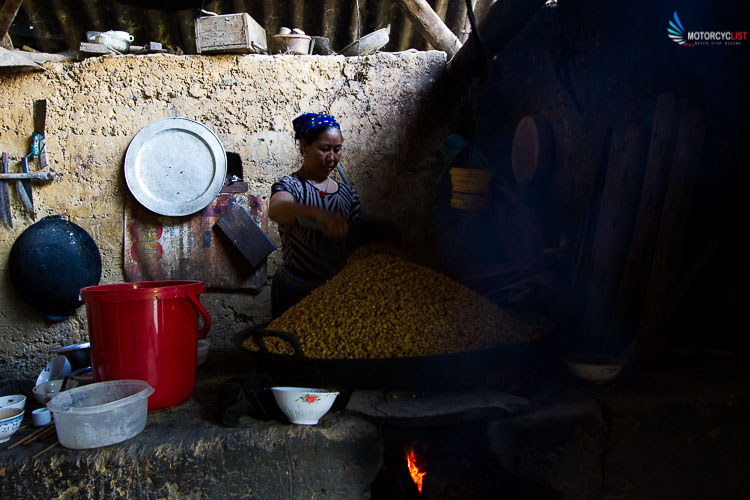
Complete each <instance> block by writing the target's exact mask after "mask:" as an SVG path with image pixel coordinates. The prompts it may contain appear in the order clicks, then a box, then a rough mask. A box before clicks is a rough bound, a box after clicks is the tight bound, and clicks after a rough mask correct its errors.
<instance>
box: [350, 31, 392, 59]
mask: <svg viewBox="0 0 750 500" xmlns="http://www.w3.org/2000/svg"><path fill="white" fill-rule="evenodd" d="M390 33H391V26H390V25H388V26H387V27H386V28H381V29H379V30H376V31H373V32H372V33H370V34H369V35H365V36H363V37H362V38H360V39H359V40H354V41H353V42H352V43H350V44H349V45H347V46H346V47H344V48H343V49H341V52H339V54H341V55H344V56H347V57H352V56H357V55H359V56H366V55H368V54H372V53H373V52H375V51H376V50H378V49H381V48H383V47H385V45H386V44H387V43H388V40H390Z"/></svg>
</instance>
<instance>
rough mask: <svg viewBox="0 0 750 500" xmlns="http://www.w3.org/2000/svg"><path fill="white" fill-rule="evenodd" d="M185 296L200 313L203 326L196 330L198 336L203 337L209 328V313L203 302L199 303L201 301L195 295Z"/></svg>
mask: <svg viewBox="0 0 750 500" xmlns="http://www.w3.org/2000/svg"><path fill="white" fill-rule="evenodd" d="M187 298H188V299H189V300H190V302H191V303H192V304H193V307H195V308H196V309H197V310H198V312H199V313H200V315H201V316H203V327H201V329H200V330H199V331H198V338H199V339H205V338H206V335H208V331H209V330H210V329H211V315H209V314H208V311H206V308H205V307H203V304H201V301H200V300H199V299H198V297H197V296H195V295H188V296H187Z"/></svg>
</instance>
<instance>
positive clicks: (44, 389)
mask: <svg viewBox="0 0 750 500" xmlns="http://www.w3.org/2000/svg"><path fill="white" fill-rule="evenodd" d="M62 383H63V381H62V379H58V380H50V381H49V382H45V383H43V384H39V385H37V386H36V387H34V388H33V389H31V393H32V394H33V395H34V399H35V400H36V402H37V403H39V404H40V405H44V404H47V401H48V400H49V399H50V398H52V397H54V396H55V395H57V394H59V393H60V387H62ZM77 385H78V382H76V381H75V380H72V379H68V384H67V385H66V386H65V390H66V391H67V390H68V389H72V388H74V387H76V386H77Z"/></svg>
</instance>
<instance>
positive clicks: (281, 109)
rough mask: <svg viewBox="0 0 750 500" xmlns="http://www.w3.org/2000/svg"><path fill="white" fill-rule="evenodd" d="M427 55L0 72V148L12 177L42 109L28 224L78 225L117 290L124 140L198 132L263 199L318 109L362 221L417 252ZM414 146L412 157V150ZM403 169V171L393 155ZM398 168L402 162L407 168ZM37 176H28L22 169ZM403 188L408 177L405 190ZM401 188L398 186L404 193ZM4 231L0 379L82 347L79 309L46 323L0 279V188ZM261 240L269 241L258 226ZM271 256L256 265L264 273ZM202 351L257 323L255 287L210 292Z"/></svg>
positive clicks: (197, 59) (290, 162)
mask: <svg viewBox="0 0 750 500" xmlns="http://www.w3.org/2000/svg"><path fill="white" fill-rule="evenodd" d="M445 63H446V60H445V54H444V53H443V52H438V51H430V52H416V51H410V52H403V53H380V54H376V55H373V56H367V57H363V58H361V59H358V58H344V57H341V56H257V55H250V56H213V57H205V56H167V55H158V56H124V57H103V58H91V59H86V60H83V61H80V62H64V63H58V62H55V63H46V64H45V71H43V72H33V73H16V72H8V71H7V70H6V71H4V72H3V73H2V74H0V89H1V91H0V149H2V150H3V151H7V152H8V153H9V154H10V160H11V161H10V171H11V172H18V171H20V162H21V158H22V157H23V156H25V155H26V154H28V148H29V138H30V136H31V133H32V132H33V127H34V125H33V114H32V108H33V102H34V101H35V100H39V99H45V100H46V101H47V121H46V135H47V147H48V156H49V167H48V170H51V171H53V172H55V173H56V174H57V179H56V180H54V181H53V182H49V183H44V184H41V183H35V184H33V195H34V206H35V211H36V218H37V220H39V219H41V218H42V217H44V216H46V215H61V216H62V217H63V218H65V219H67V220H70V221H71V222H74V223H75V224H77V225H79V226H81V227H82V228H84V229H85V230H86V231H87V232H88V233H89V234H90V235H91V236H92V237H93V238H94V240H95V241H96V243H97V245H98V247H99V250H100V252H101V256H102V267H103V271H102V278H101V283H102V284H108V283H118V282H123V281H124V280H125V275H124V272H123V221H124V208H125V204H126V201H127V199H128V197H130V196H131V195H130V193H129V191H128V189H127V186H126V183H125V179H124V175H123V165H124V158H125V154H126V151H127V148H128V145H129V144H130V141H131V140H132V139H133V137H134V136H135V135H136V134H137V133H138V132H139V131H140V130H141V129H142V128H143V127H145V126H146V125H148V124H150V123H152V122H154V121H157V120H159V119H162V118H166V117H185V118H189V119H192V120H195V121H198V122H200V123H202V124H204V125H206V126H207V127H208V128H210V129H211V130H212V131H214V132H215V133H216V135H217V136H218V137H219V139H220V140H221V142H222V144H223V146H224V148H225V149H226V151H230V152H234V153H237V154H239V155H240V157H241V159H242V169H243V178H244V180H245V181H246V182H248V184H249V192H250V193H253V194H261V195H263V196H264V197H265V198H266V199H267V197H268V195H269V192H270V185H271V183H272V182H273V181H274V180H275V179H276V178H278V177H280V176H282V175H286V174H288V173H291V172H293V171H294V170H296V169H297V168H298V166H299V164H300V156H299V153H298V148H297V146H296V144H295V142H294V140H293V137H292V126H291V120H292V119H293V118H294V117H295V116H297V115H298V114H299V113H301V112H306V111H328V112H330V113H331V114H334V115H335V116H336V117H337V118H338V119H339V121H340V122H341V126H342V131H343V135H344V141H345V142H344V144H345V153H344V157H343V158H342V166H343V167H344V169H345V172H346V174H347V176H348V178H349V180H350V181H351V183H352V184H353V185H354V186H355V188H356V189H357V190H358V191H359V192H360V195H361V198H362V201H363V203H364V204H365V206H366V208H367V211H368V213H369V214H372V215H377V216H384V217H389V218H392V219H393V220H395V221H401V222H402V223H403V222H404V221H408V222H409V224H408V228H406V230H405V231H404V236H405V239H406V241H407V242H408V241H412V242H414V245H413V247H414V248H418V247H419V245H420V244H421V245H424V244H426V242H428V241H429V237H428V236H426V235H425V234H424V232H425V231H424V229H425V228H427V227H429V224H426V223H425V224H422V223H421V222H426V221H427V220H428V218H429V216H428V212H429V209H428V207H429V204H430V197H431V196H432V193H431V191H430V186H431V185H432V183H431V180H433V179H434V178H435V177H436V176H437V175H438V174H439V171H440V168H441V166H440V165H439V161H438V157H437V155H436V154H435V146H436V145H435V144H429V143H426V142H425V143H420V141H419V140H416V139H418V138H419V136H420V130H422V129H423V128H424V124H422V123H420V116H422V114H421V112H422V109H421V107H422V106H423V102H424V100H425V99H424V98H425V96H427V95H428V94H429V92H430V91H431V89H432V87H433V85H434V83H435V82H436V81H437V79H438V78H439V77H440V75H441V74H442V73H443V71H444V68H445ZM415 148H416V149H422V150H423V151H422V152H418V153H417V154H415V153H414V151H415ZM407 157H408V158H410V159H409V160H408V162H407V160H406V158H407ZM407 163H408V164H407ZM38 168H39V167H38V166H36V165H32V170H36V169H38ZM407 177H408V179H407ZM407 180H408V181H409V182H407ZM10 192H11V194H10V196H11V208H12V211H13V220H14V224H13V228H9V227H7V226H6V225H5V224H3V225H2V227H1V228H0V231H1V232H0V275H1V276H2V281H1V283H2V284H1V285H0V300H1V301H2V304H3V307H2V308H0V359H2V363H0V378H10V379H19V378H29V377H32V376H35V375H36V374H37V373H38V372H39V370H41V368H43V367H44V364H45V363H46V362H47V361H48V360H49V349H50V348H53V347H56V346H60V345H67V344H73V343H77V342H82V341H86V340H88V331H87V321H86V314H85V306H81V307H79V308H78V309H77V311H76V313H75V314H73V315H72V316H70V317H69V318H68V319H66V320H64V321H59V322H51V321H49V320H48V319H46V318H45V315H44V314H43V313H41V312H39V311H37V310H35V309H33V308H31V307H29V306H28V305H26V304H25V303H24V302H23V301H22V300H21V299H20V298H19V296H18V294H17V293H16V292H15V290H14V288H13V286H12V284H11V281H10V279H9V277H8V254H9V251H10V248H11V246H12V245H13V243H14V241H15V240H16V238H17V237H18V236H19V235H20V234H21V232H22V231H23V230H24V229H26V228H27V227H28V226H29V225H31V224H32V222H33V221H31V220H30V219H29V218H28V217H26V216H24V215H23V212H22V211H21V206H20V204H19V202H18V199H17V197H16V194H15V189H14V188H13V183H11V189H10ZM268 234H269V236H271V237H272V238H273V239H277V238H278V234H277V231H276V228H275V227H274V226H273V224H271V225H270V226H269V229H268ZM279 254H280V251H279V250H277V251H275V252H274V253H273V254H272V255H271V258H270V259H269V276H270V275H271V274H272V273H273V271H274V266H275V263H276V262H278V260H279ZM202 302H203V303H204V304H205V306H206V307H207V309H208V310H209V312H210V314H211V316H212V319H213V328H212V330H211V332H210V333H209V338H210V339H211V340H212V342H213V345H221V344H228V343H230V342H231V337H232V335H233V334H234V333H235V332H236V331H237V330H238V329H240V328H242V327H245V326H248V325H250V324H255V323H257V322H260V321H263V320H265V319H267V317H268V316H269V314H270V299H269V287H268V285H266V286H265V287H263V288H262V289H261V290H260V291H259V292H257V293H251V292H236V291H227V290H210V291H209V293H207V294H205V295H203V296H202Z"/></svg>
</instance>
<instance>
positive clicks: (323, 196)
mask: <svg viewBox="0 0 750 500" xmlns="http://www.w3.org/2000/svg"><path fill="white" fill-rule="evenodd" d="M305 180H306V181H307V182H309V183H310V185H311V186H312V187H314V188H315V189H317V190H318V191H320V193H319V194H320V199H321V200H324V199H325V197H326V195H327V194H328V186H329V185H330V183H331V178H330V177H328V178H326V188H325V189H320V188H319V187H318V186H316V185H315V183H313V181H311V180H310V179H308V178H306V177H305Z"/></svg>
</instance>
